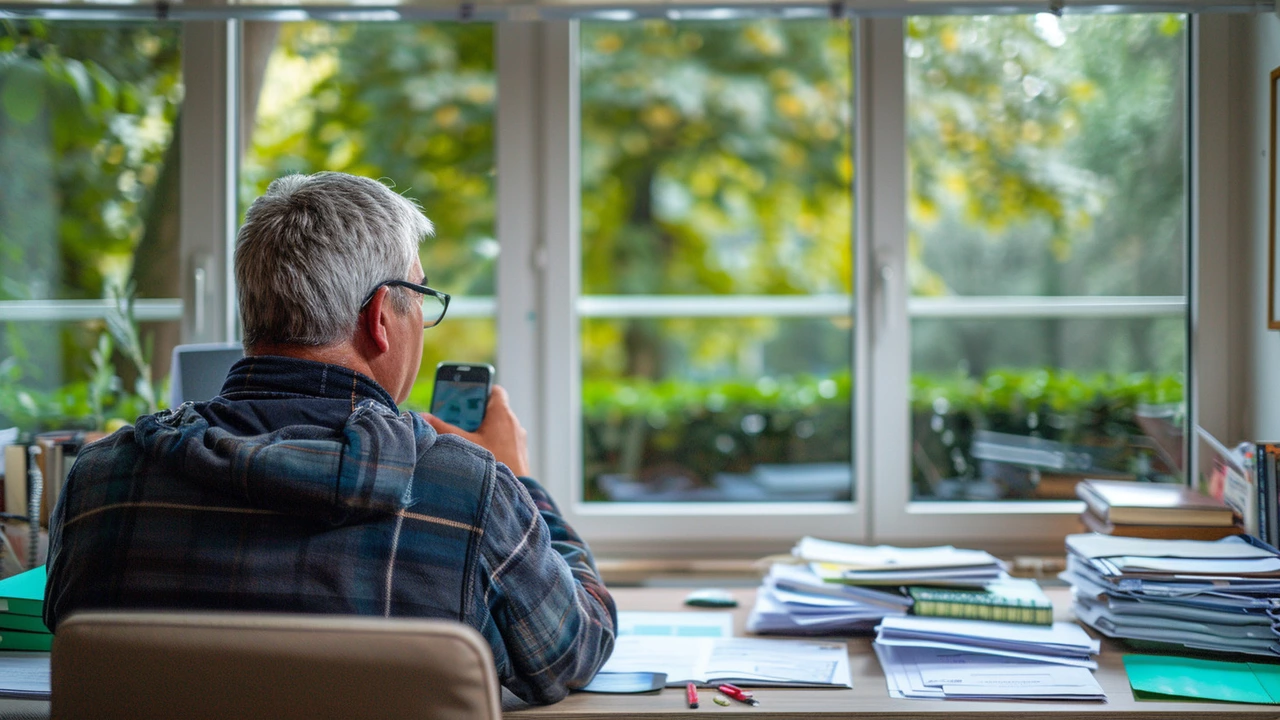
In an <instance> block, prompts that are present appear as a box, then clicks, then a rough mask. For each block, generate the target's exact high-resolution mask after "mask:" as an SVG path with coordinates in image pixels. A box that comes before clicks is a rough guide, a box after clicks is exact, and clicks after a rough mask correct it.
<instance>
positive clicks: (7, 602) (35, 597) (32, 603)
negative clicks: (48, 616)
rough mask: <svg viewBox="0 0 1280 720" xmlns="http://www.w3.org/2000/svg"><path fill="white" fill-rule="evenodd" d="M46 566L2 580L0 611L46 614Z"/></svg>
mask: <svg viewBox="0 0 1280 720" xmlns="http://www.w3.org/2000/svg"><path fill="white" fill-rule="evenodd" d="M44 580H45V574H44V566H43V565H41V566H40V567H38V568H36V569H34V570H28V571H26V572H24V573H18V574H17V575H13V576H11V577H7V578H5V579H3V580H0V613H13V614H14V615H31V616H34V617H40V616H41V615H43V614H44Z"/></svg>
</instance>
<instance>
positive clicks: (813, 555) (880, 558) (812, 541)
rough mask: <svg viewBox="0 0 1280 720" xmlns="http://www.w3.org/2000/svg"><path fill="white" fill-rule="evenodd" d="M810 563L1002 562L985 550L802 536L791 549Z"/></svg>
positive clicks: (893, 566)
mask: <svg viewBox="0 0 1280 720" xmlns="http://www.w3.org/2000/svg"><path fill="white" fill-rule="evenodd" d="M791 552H792V554H793V555H795V556H796V557H800V558H803V559H804V560H806V561H808V562H830V563H839V564H841V565H848V566H850V568H860V569H864V570H907V569H911V568H953V567H968V566H972V565H994V564H998V561H997V560H996V558H995V557H994V556H993V555H991V554H990V553H987V552H986V551H984V550H960V549H957V548H954V547H952V546H950V545H943V546H938V547H927V548H900V547H894V546H892V545H876V546H874V547H872V546H869V545H851V544H849V543H841V542H833V541H831V540H819V539H818V538H812V537H805V538H801V539H800V542H799V544H797V545H796V546H795V548H794V549H793V550H792V551H791Z"/></svg>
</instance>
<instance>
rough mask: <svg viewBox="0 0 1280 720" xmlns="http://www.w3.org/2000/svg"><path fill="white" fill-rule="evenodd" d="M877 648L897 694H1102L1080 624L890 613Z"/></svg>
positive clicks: (1094, 646) (1092, 645)
mask: <svg viewBox="0 0 1280 720" xmlns="http://www.w3.org/2000/svg"><path fill="white" fill-rule="evenodd" d="M877 629H878V631H879V634H878V635H877V637H876V641H875V644H874V647H875V651H876V656H877V657H879V659H880V665H881V667H883V668H884V674H885V681H886V683H887V684H888V687H889V695H890V696H891V697H898V698H916V699H934V700H937V699H943V698H969V699H977V698H1022V699H1039V700H1103V699H1105V698H1106V695H1105V694H1104V693H1103V691H1102V687H1101V686H1099V685H1098V683H1097V681H1096V680H1095V679H1094V678H1093V674H1092V673H1091V672H1089V671H1090V670H1093V669H1095V668H1097V662H1096V661H1094V660H1093V659H1092V658H1091V657H1090V656H1091V655H1096V654H1097V653H1098V651H1099V649H1100V648H1099V644H1098V641H1097V640H1093V639H1092V638H1090V637H1089V636H1088V635H1087V634H1086V633H1085V632H1084V630H1081V629H1080V627H1079V626H1078V625H1074V624H1072V623H1063V622H1059V623H1054V624H1053V625H1052V626H1050V627H1028V626H1025V625H1011V624H1008V623H1001V622H988V621H983V620H953V619H949V618H928V617H910V616H909V617H896V618H895V617H891V618H885V620H884V622H882V623H881V624H880V627H879V628H877Z"/></svg>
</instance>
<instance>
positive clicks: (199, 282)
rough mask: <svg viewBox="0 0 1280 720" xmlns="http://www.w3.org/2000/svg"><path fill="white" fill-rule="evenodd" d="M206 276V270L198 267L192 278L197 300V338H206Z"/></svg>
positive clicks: (195, 324)
mask: <svg viewBox="0 0 1280 720" xmlns="http://www.w3.org/2000/svg"><path fill="white" fill-rule="evenodd" d="M206 275H207V273H206V272H205V269H204V268H202V267H197V268H196V269H195V271H194V272H193V273H192V278H191V279H192V281H193V283H194V285H195V298H194V299H195V322H194V323H193V324H194V326H195V327H194V334H195V335H196V336H197V337H203V336H204V314H205V307H204V306H205V302H204V287H205V277H206Z"/></svg>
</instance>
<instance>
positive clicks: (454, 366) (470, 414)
mask: <svg viewBox="0 0 1280 720" xmlns="http://www.w3.org/2000/svg"><path fill="white" fill-rule="evenodd" d="M493 372H494V371H493V366H492V365H487V364H485V363H456V362H442V363H440V364H439V365H436V384H435V387H434V389H433V390H432V391H431V414H432V415H435V416H436V417H438V418H440V419H441V420H444V421H445V422H447V423H449V424H451V425H457V426H458V427H460V428H462V429H463V430H466V431H467V432H475V431H476V430H479V429H480V423H482V422H484V409H485V406H487V405H488V404H489V391H490V390H491V389H493Z"/></svg>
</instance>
